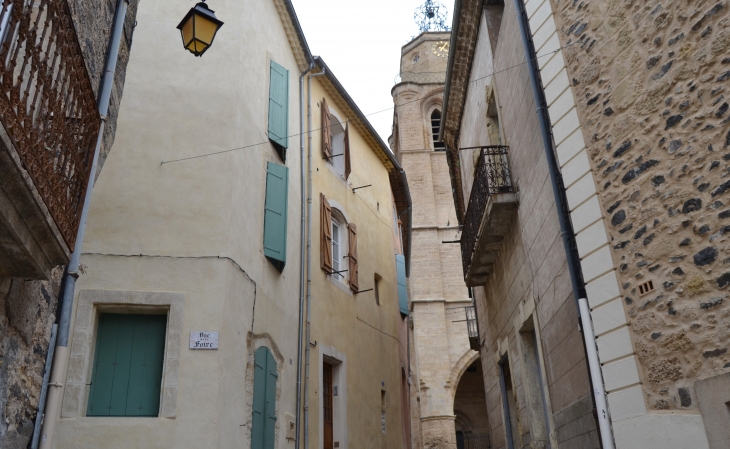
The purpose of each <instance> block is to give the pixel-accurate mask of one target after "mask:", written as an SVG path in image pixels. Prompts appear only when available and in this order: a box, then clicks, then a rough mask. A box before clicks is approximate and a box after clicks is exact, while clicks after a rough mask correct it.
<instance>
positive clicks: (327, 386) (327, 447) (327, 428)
mask: <svg viewBox="0 0 730 449" xmlns="http://www.w3.org/2000/svg"><path fill="white" fill-rule="evenodd" d="M322 398H323V399H324V410H322V415H323V419H324V449H333V447H334V445H333V440H334V437H333V431H332V421H333V419H332V365H330V364H329V363H327V362H325V363H324V366H323V367H322Z"/></svg>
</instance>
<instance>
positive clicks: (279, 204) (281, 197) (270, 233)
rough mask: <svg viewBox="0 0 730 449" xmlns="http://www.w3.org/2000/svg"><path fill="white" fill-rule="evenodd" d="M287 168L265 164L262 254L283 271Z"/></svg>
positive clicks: (287, 186) (284, 259)
mask: <svg viewBox="0 0 730 449" xmlns="http://www.w3.org/2000/svg"><path fill="white" fill-rule="evenodd" d="M288 189H289V169H288V168H287V167H285V166H283V165H279V164H274V163H273V162H269V163H268V164H267V166H266V203H265V205H264V256H266V258H268V259H269V261H271V263H273V264H274V266H275V267H276V269H277V270H279V271H283V270H284V265H286V215H287V197H288Z"/></svg>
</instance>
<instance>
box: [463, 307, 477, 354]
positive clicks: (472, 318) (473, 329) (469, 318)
mask: <svg viewBox="0 0 730 449" xmlns="http://www.w3.org/2000/svg"><path fill="white" fill-rule="evenodd" d="M464 311H465V312H466V329H467V331H468V333H469V346H470V347H471V348H472V349H473V350H475V351H479V324H478V322H477V311H476V308H475V307H474V306H469V307H465V308H464Z"/></svg>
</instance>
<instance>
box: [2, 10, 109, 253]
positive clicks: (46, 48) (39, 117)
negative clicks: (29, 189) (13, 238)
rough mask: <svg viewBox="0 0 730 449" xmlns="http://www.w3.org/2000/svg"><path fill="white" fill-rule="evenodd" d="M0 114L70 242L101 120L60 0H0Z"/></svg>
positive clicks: (74, 231) (77, 219)
mask: <svg viewBox="0 0 730 449" xmlns="http://www.w3.org/2000/svg"><path fill="white" fill-rule="evenodd" d="M0 4H1V5H2V6H1V7H0V24H2V31H0V44H1V45H0V121H1V122H2V124H3V126H4V127H5V130H6V131H7V133H8V135H9V137H10V139H11V141H12V142H13V145H14V146H15V148H16V150H17V152H18V154H19V156H20V160H21V163H22V165H23V167H24V168H25V169H26V170H27V171H28V173H29V174H30V177H31V179H32V181H33V183H34V185H35V187H36V189H37V190H38V192H39V194H40V196H41V198H42V199H43V202H44V203H45V205H46V207H47V208H48V210H49V212H50V214H51V216H52V217H53V220H54V222H55V223H56V226H58V228H59V230H60V231H61V234H62V235H63V238H64V239H65V241H66V243H67V244H68V245H69V246H70V247H73V245H74V243H75V240H76V231H77V229H78V225H79V218H80V215H81V205H82V204H83V196H84V193H85V191H86V187H87V184H88V177H89V170H90V169H91V163H92V157H93V151H94V146H95V144H96V139H97V135H98V131H99V125H100V124H101V118H100V117H99V112H98V110H97V107H96V100H95V98H94V92H93V89H92V88H91V81H90V79H89V75H88V73H87V71H86V66H85V64H84V58H83V54H82V52H81V47H80V46H79V43H78V37H77V36H76V32H75V29H74V24H73V22H72V19H71V13H70V11H69V9H68V5H67V3H66V0H14V1H11V0H0Z"/></svg>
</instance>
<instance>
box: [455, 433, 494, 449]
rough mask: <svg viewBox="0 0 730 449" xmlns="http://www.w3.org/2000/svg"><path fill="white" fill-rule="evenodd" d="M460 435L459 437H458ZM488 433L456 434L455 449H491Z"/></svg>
mask: <svg viewBox="0 0 730 449" xmlns="http://www.w3.org/2000/svg"><path fill="white" fill-rule="evenodd" d="M460 434H461V435H460ZM491 448H492V441H491V439H490V438H489V434H488V433H471V432H470V433H462V432H457V433H456V449H491Z"/></svg>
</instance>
